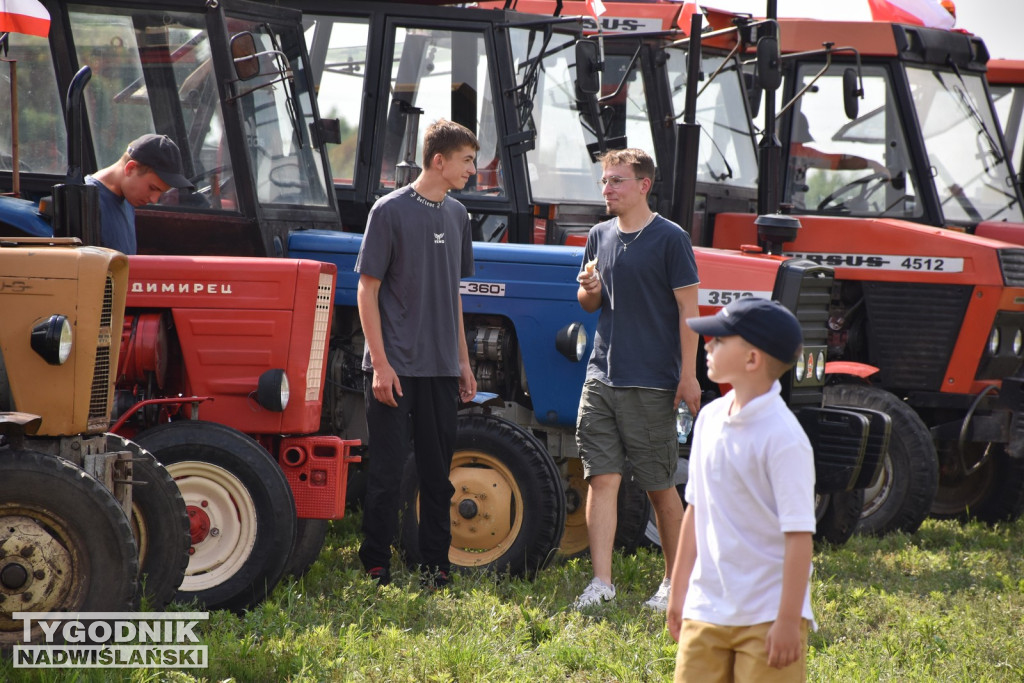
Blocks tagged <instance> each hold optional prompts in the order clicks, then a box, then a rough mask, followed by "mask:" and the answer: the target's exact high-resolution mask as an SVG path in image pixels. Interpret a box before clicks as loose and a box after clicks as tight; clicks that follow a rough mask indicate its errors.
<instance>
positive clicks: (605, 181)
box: [601, 175, 643, 187]
mask: <svg viewBox="0 0 1024 683" xmlns="http://www.w3.org/2000/svg"><path fill="white" fill-rule="evenodd" d="M627 180H643V178H620V177H619V176H617V175H613V176H608V177H607V178H601V184H602V185H611V186H612V187H618V186H619V185H621V184H622V183H624V182H626V181H627Z"/></svg>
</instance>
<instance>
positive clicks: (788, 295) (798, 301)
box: [772, 259, 833, 411]
mask: <svg viewBox="0 0 1024 683" xmlns="http://www.w3.org/2000/svg"><path fill="white" fill-rule="evenodd" d="M832 282H833V276H832V269H831V268H828V267H825V266H820V265H818V264H816V263H813V262H811V261H805V260H802V259H790V260H788V261H783V262H782V264H781V265H780V266H779V274H778V275H777V276H776V278H775V288H774V290H773V291H772V299H775V300H776V301H779V302H781V303H782V304H783V305H784V306H785V307H786V308H788V309H789V310H791V311H793V314H794V315H796V318H797V320H799V321H800V328H801V330H802V331H803V335H804V350H805V352H806V351H808V350H811V349H824V348H825V346H826V345H827V343H828V317H829V306H830V303H831V300H832ZM814 355H815V356H816V355H817V352H815V353H814ZM809 376H810V377H809V379H805V380H804V381H802V382H797V381H795V376H794V373H793V372H792V371H790V372H789V373H787V374H786V377H783V378H782V380H781V381H782V385H783V398H785V399H786V400H787V402H788V403H789V406H790V408H791V409H793V410H794V411H796V410H799V408H800V407H801V406H821V403H822V396H821V395H822V382H819V381H817V380H816V379H815V378H814V373H813V370H812V371H811V372H810V373H809Z"/></svg>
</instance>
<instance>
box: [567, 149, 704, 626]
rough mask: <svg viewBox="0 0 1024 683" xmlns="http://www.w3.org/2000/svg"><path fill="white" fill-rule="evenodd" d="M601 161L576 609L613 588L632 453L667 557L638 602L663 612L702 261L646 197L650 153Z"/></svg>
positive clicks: (589, 254) (691, 391) (694, 386)
mask: <svg viewBox="0 0 1024 683" xmlns="http://www.w3.org/2000/svg"><path fill="white" fill-rule="evenodd" d="M601 166H602V169H603V174H602V178H601V183H602V184H603V185H604V189H603V191H602V194H603V195H604V199H605V204H606V205H607V209H608V213H610V214H612V215H613V216H614V218H612V219H611V220H609V221H605V222H603V223H598V224H597V225H595V226H594V227H593V228H591V230H590V234H589V235H588V237H587V247H586V253H585V256H584V265H583V266H582V268H581V269H580V274H579V276H578V278H577V279H578V280H579V283H580V287H579V290H577V298H578V299H579V302H580V305H581V306H582V307H583V309H584V310H585V311H587V312H593V311H598V310H600V315H599V317H598V320H597V333H596V336H595V338H594V351H593V353H592V355H591V357H590V363H589V364H588V366H587V379H586V382H585V383H584V385H583V395H582V397H581V400H580V410H579V416H578V417H577V422H576V443H577V445H578V446H579V451H580V458H581V459H582V460H583V474H584V476H585V477H586V479H587V482H588V483H589V484H590V491H589V493H588V494H587V507H586V515H587V534H588V536H589V540H590V557H591V561H592V562H593V566H594V578H593V580H592V581H591V582H590V584H589V585H588V586H587V587H586V589H585V590H584V591H583V593H582V594H581V595H580V596H579V598H578V599H577V600H576V607H577V608H583V607H589V606H591V605H597V604H600V603H602V602H607V601H609V600H611V599H612V598H614V597H615V586H614V585H613V584H612V547H613V544H614V540H615V527H616V522H617V514H616V505H617V499H618V490H619V485H620V483H621V481H622V476H623V473H624V472H625V471H626V464H627V462H628V463H629V465H630V466H631V472H632V477H633V480H634V481H636V483H637V485H639V486H640V488H642V489H644V490H645V491H647V495H648V497H649V498H650V500H651V504H652V505H653V507H654V514H655V518H656V522H657V525H658V534H659V535H660V537H661V548H662V553H663V555H664V557H665V574H664V578H663V580H662V583H661V586H659V588H658V590H657V592H656V593H655V594H654V595H653V596H652V597H651V599H650V600H648V601H647V602H646V603H645V604H646V605H647V606H648V607H650V608H652V609H656V610H665V608H666V606H667V605H668V593H669V588H670V577H671V575H672V563H673V560H674V558H675V552H676V546H677V544H678V539H679V529H680V523H681V521H682V517H683V506H682V501H681V500H680V498H679V494H678V493H677V492H676V489H675V472H676V468H677V466H678V463H679V443H678V436H677V433H676V409H677V408H678V406H679V405H680V403H685V404H686V406H687V408H688V409H689V410H690V412H691V413H692V414H694V415H696V414H697V410H698V408H700V385H699V384H698V383H697V367H696V366H697V348H698V342H699V340H698V338H697V334H696V333H695V332H693V331H692V330H690V329H689V328H688V327H687V326H686V319H687V318H688V317H694V316H696V315H698V311H697V283H698V278H697V263H696V261H695V260H694V256H693V249H692V247H691V245H690V236H689V235H688V234H687V233H686V232H685V231H684V230H683V229H682V228H680V227H679V226H678V225H676V224H675V223H673V222H671V221H669V220H667V219H665V218H662V217H661V216H659V215H658V214H657V213H654V212H652V211H651V209H650V207H649V206H648V205H647V196H648V193H649V192H650V190H651V185H652V183H653V182H654V161H653V160H652V159H651V157H650V156H649V155H648V154H647V153H646V152H644V151H643V150H639V149H624V150H613V151H611V152H608V153H607V154H605V155H604V157H602V159H601ZM595 262H596V263H595Z"/></svg>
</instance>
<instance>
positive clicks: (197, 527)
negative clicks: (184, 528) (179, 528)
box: [135, 420, 295, 611]
mask: <svg viewBox="0 0 1024 683" xmlns="http://www.w3.org/2000/svg"><path fill="white" fill-rule="evenodd" d="M135 441H136V442H137V443H138V444H139V445H140V446H142V447H143V448H146V449H147V450H149V451H150V452H151V453H152V454H153V455H154V456H156V457H157V459H158V460H160V462H162V463H164V465H165V466H166V467H167V471H168V472H170V473H171V476H172V477H174V481H175V482H176V483H177V484H178V488H179V489H181V495H182V497H183V498H184V499H185V506H186V508H187V509H188V516H189V529H190V536H191V541H192V545H191V548H190V549H189V553H190V558H189V563H188V569H187V570H186V572H185V580H184V581H182V583H181V587H180V588H179V590H178V592H177V595H176V596H175V600H177V601H179V602H189V601H191V600H198V601H199V602H200V603H201V604H202V605H204V606H205V607H206V608H207V609H230V610H235V611H241V610H244V609H248V608H250V607H254V606H255V605H257V604H259V603H260V602H261V601H262V600H263V599H264V598H265V597H266V596H267V595H268V594H269V593H270V591H272V590H273V589H274V586H276V585H277V582H278V581H280V580H281V577H282V576H283V575H284V569H285V564H286V563H287V561H288V555H289V553H290V552H291V548H292V542H293V540H294V539H295V500H294V499H293V497H292V491H291V488H290V487H289V486H288V481H287V480H286V479H285V477H284V474H283V473H282V472H281V469H280V468H279V467H278V465H277V463H276V462H275V461H274V459H273V458H272V457H271V455H270V454H269V453H268V452H267V451H266V449H264V448H263V447H262V446H260V445H259V444H258V443H257V442H256V441H254V440H253V439H251V438H250V437H248V436H246V435H245V434H242V433H241V432H239V431H236V430H234V429H231V428H230V427H225V426H224V425H220V424H215V423H212V422H200V421H198V420H182V421H179V422H171V423H167V424H162V425H158V426H156V427H154V428H152V429H150V430H147V431H145V432H143V433H141V434H139V435H138V436H137V437H136V439H135Z"/></svg>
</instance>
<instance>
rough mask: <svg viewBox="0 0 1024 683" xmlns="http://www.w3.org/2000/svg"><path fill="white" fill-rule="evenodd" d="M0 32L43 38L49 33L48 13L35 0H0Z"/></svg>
mask: <svg viewBox="0 0 1024 683" xmlns="http://www.w3.org/2000/svg"><path fill="white" fill-rule="evenodd" d="M0 33H25V34H28V35H30V36H42V37H43V38H45V37H46V36H47V35H48V34H49V33H50V13H49V12H47V11H46V8H45V7H43V6H42V5H41V4H39V2H37V0H0Z"/></svg>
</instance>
